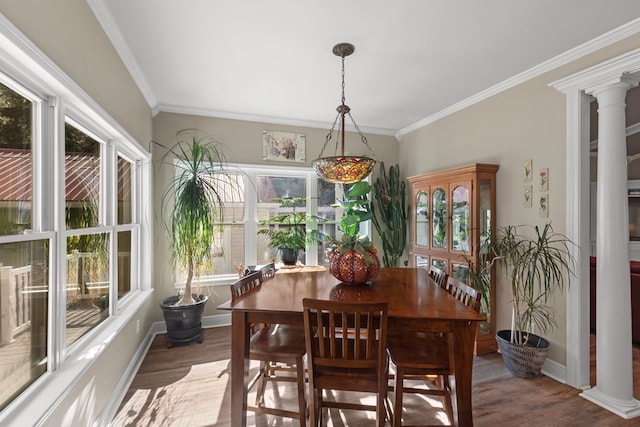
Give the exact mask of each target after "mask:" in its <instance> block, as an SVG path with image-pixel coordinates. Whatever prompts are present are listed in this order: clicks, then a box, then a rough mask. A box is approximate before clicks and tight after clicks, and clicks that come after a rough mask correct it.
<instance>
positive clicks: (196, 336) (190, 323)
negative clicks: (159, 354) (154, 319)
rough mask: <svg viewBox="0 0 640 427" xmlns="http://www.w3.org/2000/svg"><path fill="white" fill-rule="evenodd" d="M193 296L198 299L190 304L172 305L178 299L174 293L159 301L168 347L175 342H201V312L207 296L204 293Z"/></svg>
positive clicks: (202, 331) (202, 333) (202, 332)
mask: <svg viewBox="0 0 640 427" xmlns="http://www.w3.org/2000/svg"><path fill="white" fill-rule="evenodd" d="M193 297H194V299H199V301H198V302H196V303H195V304H191V305H180V306H175V305H173V304H175V303H176V302H178V299H179V297H178V296H175V295H174V296H171V297H169V298H165V299H163V300H162V301H161V302H160V308H162V314H164V322H165V324H166V325H167V347H168V348H171V347H172V346H173V344H177V343H186V342H190V341H197V342H198V343H201V342H202V339H203V337H204V330H203V328H202V313H204V305H205V304H206V303H207V300H208V299H209V297H207V296H206V295H200V296H199V297H198V296H196V295H194V296H193Z"/></svg>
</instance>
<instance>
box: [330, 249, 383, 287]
mask: <svg viewBox="0 0 640 427" xmlns="http://www.w3.org/2000/svg"><path fill="white" fill-rule="evenodd" d="M367 253H368V254H369V255H370V256H371V257H372V258H373V259H374V260H375V262H374V263H372V264H370V265H367V262H366V260H365V258H364V257H363V256H362V254H359V253H358V252H356V251H354V250H353V249H351V250H348V251H346V252H345V253H344V254H341V253H340V251H339V249H337V248H336V249H334V250H333V251H332V253H331V267H330V271H331V274H332V275H333V277H335V278H336V279H338V280H340V281H342V282H343V283H348V284H353V285H360V284H363V283H367V282H370V281H371V280H373V279H374V278H375V277H376V276H377V275H378V272H379V271H380V260H379V259H378V256H377V255H376V249H375V248H373V249H370V250H367Z"/></svg>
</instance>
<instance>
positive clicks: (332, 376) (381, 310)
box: [302, 298, 389, 426]
mask: <svg viewBox="0 0 640 427" xmlns="http://www.w3.org/2000/svg"><path fill="white" fill-rule="evenodd" d="M302 305H303V309H304V327H305V337H306V344H307V365H308V369H309V421H310V422H309V424H310V425H311V426H317V425H319V424H320V422H321V418H322V409H323V408H338V409H350V410H366V411H376V420H377V423H378V426H384V425H385V421H386V416H387V411H386V406H385V402H386V396H387V389H388V380H387V377H388V372H389V363H388V356H387V353H386V339H387V308H388V303H386V302H364V303H363V302H359V303H347V302H343V301H327V300H317V299H309V298H304V299H303V300H302ZM325 390H327V391H328V390H339V391H345V392H348V391H357V392H367V393H375V394H376V396H377V399H376V404H375V405H366V404H359V403H349V402H345V401H337V400H335V399H334V398H335V396H332V398H331V399H325V398H324V391H325ZM325 424H326V423H325Z"/></svg>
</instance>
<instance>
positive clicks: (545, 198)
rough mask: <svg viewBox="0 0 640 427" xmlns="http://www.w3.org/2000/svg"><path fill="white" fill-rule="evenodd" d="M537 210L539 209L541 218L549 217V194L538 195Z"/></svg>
mask: <svg viewBox="0 0 640 427" xmlns="http://www.w3.org/2000/svg"><path fill="white" fill-rule="evenodd" d="M538 210H539V211H540V217H541V218H548V217H549V195H548V194H541V195H540V205H539V207H538Z"/></svg>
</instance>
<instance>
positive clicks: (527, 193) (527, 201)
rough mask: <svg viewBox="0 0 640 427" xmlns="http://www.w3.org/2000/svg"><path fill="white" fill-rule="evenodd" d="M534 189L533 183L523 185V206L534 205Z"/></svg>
mask: <svg viewBox="0 0 640 427" xmlns="http://www.w3.org/2000/svg"><path fill="white" fill-rule="evenodd" d="M532 202H533V189H532V186H531V185H525V186H524V187H522V206H523V207H525V208H530V207H531V206H532V205H533V203H532Z"/></svg>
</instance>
